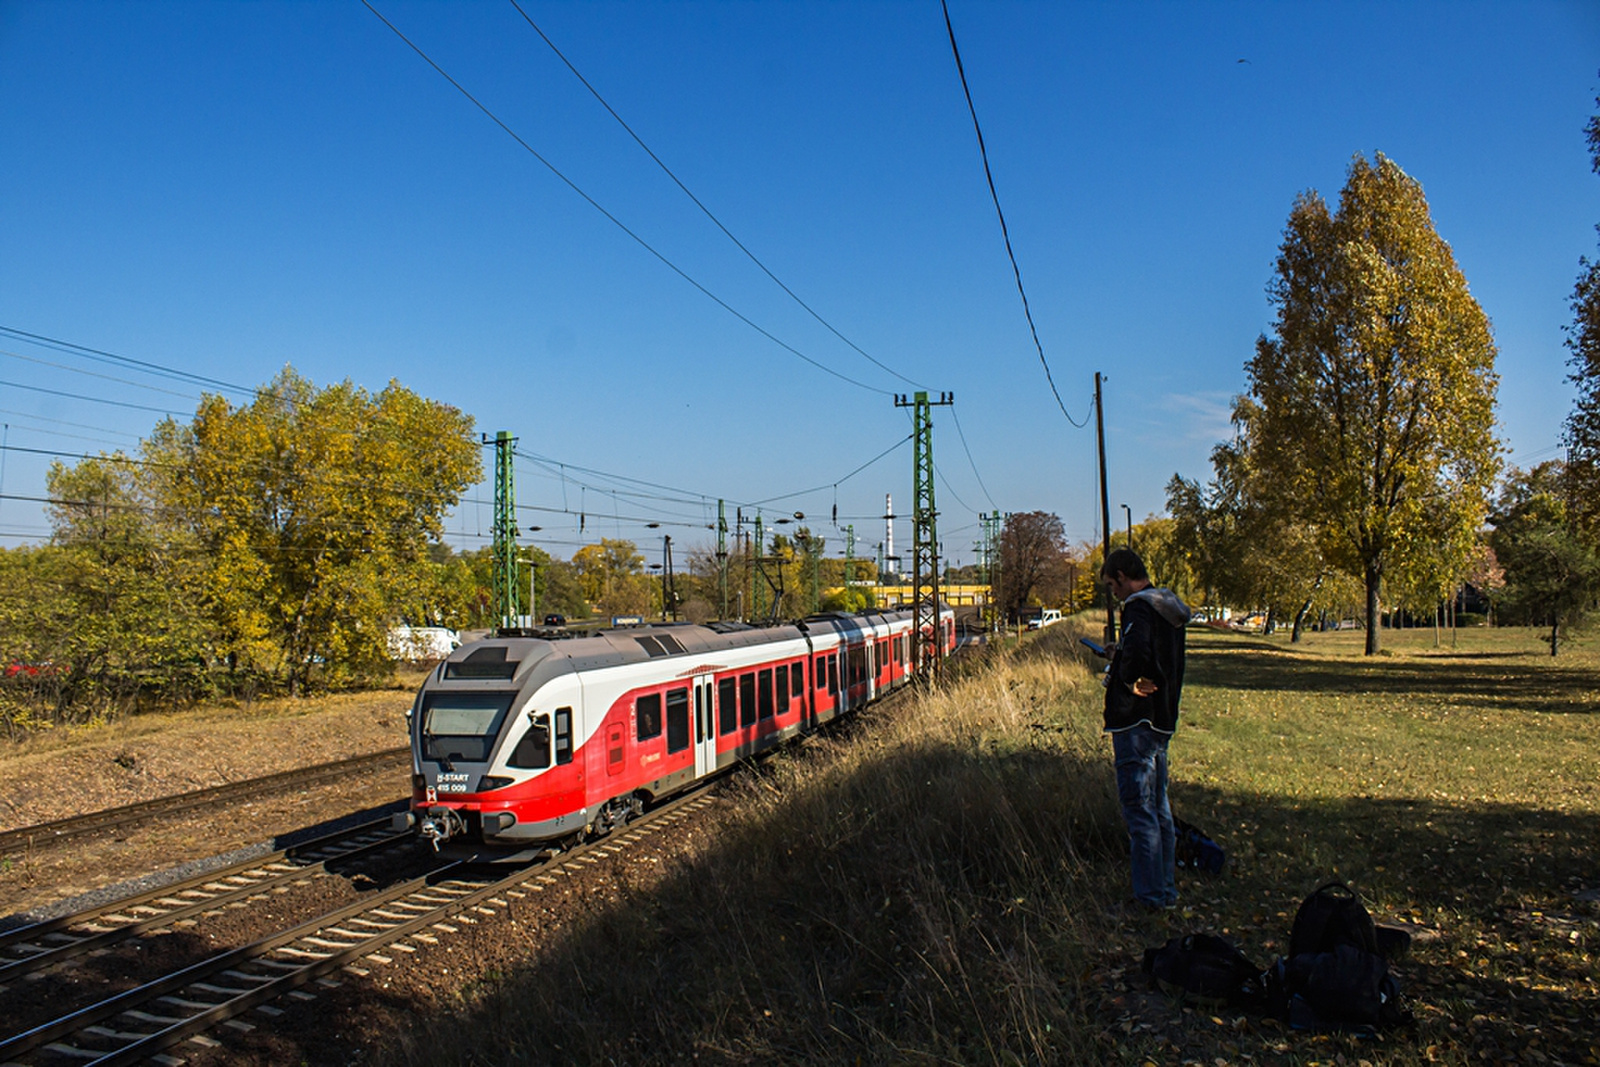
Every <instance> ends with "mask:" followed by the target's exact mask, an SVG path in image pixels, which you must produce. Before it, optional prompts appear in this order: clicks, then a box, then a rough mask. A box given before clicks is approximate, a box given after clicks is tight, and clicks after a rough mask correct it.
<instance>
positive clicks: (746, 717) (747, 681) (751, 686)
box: [739, 674, 756, 726]
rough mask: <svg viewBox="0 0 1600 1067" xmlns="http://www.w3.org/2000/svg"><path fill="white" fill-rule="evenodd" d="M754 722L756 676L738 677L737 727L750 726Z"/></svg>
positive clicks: (743, 675)
mask: <svg viewBox="0 0 1600 1067" xmlns="http://www.w3.org/2000/svg"><path fill="white" fill-rule="evenodd" d="M755 721H756V676H755V675H754V674H741V675H739V725H740V726H751V725H753V724H754V723H755Z"/></svg>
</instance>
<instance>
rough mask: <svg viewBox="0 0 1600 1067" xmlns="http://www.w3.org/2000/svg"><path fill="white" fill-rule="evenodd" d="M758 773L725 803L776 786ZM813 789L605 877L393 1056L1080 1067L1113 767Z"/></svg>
mask: <svg viewBox="0 0 1600 1067" xmlns="http://www.w3.org/2000/svg"><path fill="white" fill-rule="evenodd" d="M1039 732H1040V731H1035V733H1039ZM1102 772H1103V774H1102ZM1091 773H1093V774H1101V775H1102V776H1103V777H1104V778H1105V786H1106V788H1103V789H1097V788H1096V787H1095V786H1093V785H1091V784H1090V783H1089V782H1088V781H1087V777H1088V776H1089V775H1090V774H1091ZM780 774H781V772H780ZM753 777H756V778H758V779H759V780H756V781H752V782H741V783H734V787H733V789H734V793H735V794H736V797H737V796H738V795H740V794H742V795H743V798H744V799H745V800H747V801H757V802H758V801H759V800H760V798H761V797H762V795H763V794H764V793H767V794H770V790H769V789H768V786H769V785H771V783H772V781H774V780H777V781H779V782H780V784H782V779H781V777H778V776H769V775H768V773H767V770H766V768H762V769H761V770H760V771H759V772H758V774H757V775H756V776H753ZM822 777H823V778H825V779H826V780H825V781H821V780H816V781H805V780H803V779H801V780H791V781H790V782H788V783H787V784H786V785H784V786H783V788H782V792H783V793H784V797H783V799H782V800H781V801H775V802H772V803H770V804H768V805H766V807H765V810H763V811H761V812H760V813H755V814H753V813H749V812H747V813H745V814H742V815H741V814H736V813H729V814H730V816H731V817H719V825H718V829H717V832H716V837H715V839H714V840H713V841H712V842H711V843H710V844H709V845H708V846H707V848H706V849H704V850H703V851H701V852H699V853H698V854H694V855H691V856H688V857H686V858H683V859H678V860H672V861H669V862H671V863H673V864H674V866H673V867H672V868H670V869H669V873H668V874H667V875H666V876H665V877H664V878H659V879H655V880H651V881H650V882H649V883H648V884H643V883H638V882H634V881H631V880H629V878H628V877H627V876H623V875H614V876H612V877H613V878H614V879H615V881H614V882H613V884H612V885H611V886H609V887H607V888H608V890H609V891H608V892H606V893H603V894H594V895H593V899H592V902H591V903H590V905H589V907H590V909H591V910H590V912H589V914H587V915H586V916H584V917H583V919H582V920H580V921H579V922H578V923H576V924H574V925H570V926H569V929H571V930H572V931H573V933H572V934H571V935H570V936H566V937H560V936H557V937H553V938H552V943H551V944H549V945H548V947H547V948H546V949H545V950H543V951H541V952H540V953H539V955H537V956H536V957H534V958H533V959H532V960H530V961H529V962H527V963H525V964H523V965H521V966H519V967H518V968H517V970H516V971H515V972H514V973H513V974H512V975H511V976H510V978H509V979H508V980H507V982H506V983H505V985H504V986H503V988H501V989H500V990H499V991H497V992H495V993H493V994H491V995H490V996H488V997H487V998H485V999H484V1000H483V1001H482V1002H480V1003H478V1004H477V1005H475V1006H473V1007H471V1008H469V1009H467V1010H466V1011H464V1012H463V1013H462V1014H460V1015H458V1016H457V1017H455V1018H452V1019H444V1020H441V1021H439V1022H437V1023H434V1024H431V1025H430V1026H428V1027H427V1028H425V1029H424V1030H423V1031H421V1032H419V1033H417V1034H415V1035H412V1036H410V1037H409V1038H408V1039H407V1040H406V1044H405V1047H404V1048H403V1049H402V1050H401V1051H400V1052H399V1053H398V1058H399V1060H400V1061H401V1062H406V1063H478V1062H497V1063H498V1062H521V1061H523V1060H526V1061H529V1062H541V1063H545V1062H552V1063H585V1064H587V1063H600V1062H618V1063H624V1062H625V1063H637V1064H652V1063H668V1062H680V1061H688V1060H690V1059H693V1060H695V1061H697V1062H700V1063H765V1062H784V1063H852V1062H853V1063H862V1064H875V1063H902V1062H907V1060H908V1058H909V1059H911V1060H922V1059H927V1060H929V1061H930V1062H960V1063H968V1062H997V1060H998V1058H999V1050H1001V1049H1007V1050H1013V1052H1014V1053H1016V1054H1020V1055H1021V1056H1022V1060H1020V1061H1017V1062H1088V1061H1087V1060H1084V1059H1083V1058H1082V1057H1083V1055H1084V1054H1085V1053H1086V1051H1087V1050H1086V1048H1085V1047H1083V1046H1081V1045H1079V1044H1077V1040H1078V1039H1077V1036H1076V1031H1075V1029H1074V1028H1073V1027H1072V1026H1071V1025H1070V1024H1071V1020H1072V1018H1073V1016H1074V1002H1075V999H1076V997H1077V982H1076V976H1078V975H1081V974H1083V973H1084V972H1085V969H1086V965H1087V960H1088V957H1089V955H1090V950H1089V949H1088V947H1087V946H1089V945H1090V944H1092V942H1093V938H1092V937H1090V936H1088V935H1087V934H1086V933H1085V931H1084V929H1082V928H1081V927H1080V924H1081V923H1082V922H1083V921H1084V919H1083V917H1082V916H1081V915H1080V914H1079V913H1080V912H1081V911H1082V910H1083V909H1084V907H1085V901H1086V900H1088V901H1093V900H1095V899H1098V897H1097V896H1096V895H1095V894H1092V893H1091V894H1089V895H1088V896H1087V897H1086V896H1085V895H1084V890H1085V888H1086V886H1087V881H1086V875H1085V872H1086V871H1092V870H1094V869H1106V870H1110V869H1119V868H1120V866H1121V864H1122V862H1123V861H1122V860H1121V858H1120V849H1121V837H1120V824H1119V823H1115V810H1114V808H1113V806H1112V803H1111V800H1110V795H1109V779H1110V775H1109V770H1108V768H1106V767H1102V766H1100V765H1098V763H1096V764H1095V765H1094V766H1093V767H1091V766H1090V765H1089V763H1088V762H1086V761H1085V760H1084V759H1083V758H1082V756H1074V755H1072V754H1069V753H1064V752H1061V751H1057V750H1053V749H1051V748H1048V747H1043V746H1041V747H1038V748H1023V749H1020V750H1015V751H999V750H997V749H993V748H991V749H989V750H977V749H965V750H963V749H961V748H957V747H955V746H951V745H945V744H926V745H912V746H909V747H904V748H899V749H897V750H892V751H890V750H885V749H884V748H882V747H881V746H880V747H879V748H878V750H877V751H876V752H875V753H874V755H873V756H872V758H871V759H870V760H868V761H864V762H859V765H858V766H856V767H853V768H852V769H850V770H849V771H848V772H845V773H841V774H833V773H830V772H829V771H826V770H825V771H823V773H822ZM763 782H765V783H766V784H763ZM1064 783H1072V787H1071V788H1065V789H1064V788H1063V784H1064ZM913 784H914V785H915V787H916V788H914V789H913V788H912V786H913ZM754 806H755V805H754V804H753V805H752V807H754ZM724 822H726V823H727V825H723V823H724ZM619 866H620V865H619ZM1089 906H1090V907H1091V908H1092V909H1094V911H1093V914H1094V916H1095V917H1097V918H1098V917H1100V913H1099V910H1098V909H1099V906H1098V905H1089ZM441 1050H448V1051H441ZM1008 1062H1009V1061H1008Z"/></svg>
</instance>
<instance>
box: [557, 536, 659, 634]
mask: <svg viewBox="0 0 1600 1067" xmlns="http://www.w3.org/2000/svg"><path fill="white" fill-rule="evenodd" d="M572 568H573V570H574V571H575V572H576V573H577V576H578V587H579V589H581V590H582V592H583V596H584V599H585V600H587V601H589V603H591V604H593V605H594V609H595V611H597V612H599V613H600V614H601V615H643V616H645V617H650V616H653V615H656V614H658V613H659V612H660V610H661V592H660V588H659V586H660V583H659V581H658V580H656V579H653V578H652V577H651V576H650V575H649V574H648V573H646V571H645V566H644V556H643V555H641V554H640V552H639V549H638V547H637V546H636V545H635V544H634V543H633V542H632V541H625V540H622V539H620V538H609V537H606V538H601V540H600V543H599V544H594V545H584V546H583V547H582V548H580V549H578V551H576V552H574V553H573V554H572Z"/></svg>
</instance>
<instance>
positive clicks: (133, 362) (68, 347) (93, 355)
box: [0, 325, 260, 396]
mask: <svg viewBox="0 0 1600 1067" xmlns="http://www.w3.org/2000/svg"><path fill="white" fill-rule="evenodd" d="M0 334H4V335H7V336H10V337H16V338H20V339H22V340H25V341H31V342H32V343H34V344H36V345H39V346H40V347H43V348H53V349H55V350H56V351H58V352H68V353H71V354H72V355H75V356H82V357H83V358H85V359H92V360H95V361H97V362H100V363H117V364H121V365H122V366H126V367H137V368H139V369H140V370H143V371H146V372H148V373H150V374H155V375H158V376H160V377H163V378H172V379H174V380H176V381H181V382H188V383H189V384H191V385H209V386H212V387H213V388H217V389H225V390H227V391H229V392H234V393H249V394H250V395H252V396H255V395H258V393H259V392H260V391H259V390H256V389H251V388H250V387H248V386H243V385H235V384H233V383H232V382H225V381H222V380H221V379H219V378H208V377H206V376H205V375H203V374H193V373H191V372H189V371H185V370H177V369H176V368H173V367H165V366H162V365H161V364H159V363H151V362H148V361H146V360H142V359H134V358H133V357H131V356H119V355H117V354H116V353H115V352H106V351H103V350H101V349H98V348H89V347H88V346H86V345H80V344H74V343H73V342H71V341H62V340H59V339H58V338H54V337H46V336H44V335H43V334H37V333H29V332H27V331H26V330H19V329H16V328H15V327H12V326H3V325H0Z"/></svg>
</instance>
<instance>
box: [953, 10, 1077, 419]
mask: <svg viewBox="0 0 1600 1067" xmlns="http://www.w3.org/2000/svg"><path fill="white" fill-rule="evenodd" d="M939 6H940V7H941V8H943V9H944V28H945V30H946V31H948V32H949V34H950V52H951V54H952V55H954V56H955V59H956V73H957V74H959V75H960V76H961V91H962V92H963V93H965V94H966V97H967V110H968V111H969V112H971V113H972V129H973V132H974V133H976V134H977V135H978V154H979V155H981V156H982V157H983V176H984V177H985V178H987V179H988V180H989V196H990V197H991V198H992V199H993V200H994V212H995V214H996V215H997V216H999V218H1000V236H1001V237H1003V238H1004V239H1005V243H1006V255H1007V256H1008V257H1010V259H1011V273H1012V274H1013V275H1015V277H1016V279H1017V294H1018V295H1019V296H1021V297H1022V314H1023V315H1024V316H1026V317H1027V320H1028V330H1029V332H1030V333H1032V334H1033V347H1034V348H1036V349H1038V351H1039V364H1040V366H1042V367H1044V379H1045V381H1047V382H1049V383H1050V393H1051V395H1052V396H1054V397H1055V398H1056V406H1057V407H1059V408H1060V409H1061V414H1062V415H1063V416H1064V417H1065V418H1066V420H1067V421H1068V422H1070V423H1072V425H1074V426H1076V427H1077V428H1078V429H1080V430H1081V429H1083V428H1084V427H1085V426H1087V425H1089V420H1088V419H1084V420H1083V422H1081V423H1080V422H1078V421H1077V420H1075V419H1074V418H1073V417H1072V416H1071V415H1069V414H1067V405H1065V404H1063V403H1062V402H1061V393H1060V392H1058V391H1057V390H1056V380H1055V377H1054V376H1053V375H1052V374H1051V373H1050V363H1049V361H1048V360H1046V359H1045V358H1044V345H1043V344H1041V343H1040V341H1039V328H1038V327H1037V326H1035V325H1034V324H1033V311H1032V309H1031V308H1029V307H1028V293H1027V290H1025V289H1024V288H1023V287H1022V268H1021V267H1019V266H1017V255H1016V253H1015V252H1013V251H1012V249H1011V233H1010V231H1009V230H1007V229H1006V215H1005V212H1004V211H1002V210H1000V194H999V193H998V192H997V191H996V190H995V187H994V172H993V171H991V170H990V169H989V149H988V148H987V147H985V146H984V143H983V128H982V127H981V126H979V125H978V109H977V107H975V106H974V105H973V103H972V89H971V87H970V86H968V85H967V72H966V68H964V67H963V66H962V65H961V49H959V48H957V47H956V29H955V27H954V26H953V25H951V23H950V5H949V3H948V2H947V0H939Z"/></svg>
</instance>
